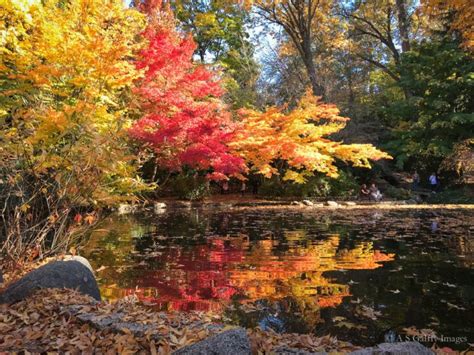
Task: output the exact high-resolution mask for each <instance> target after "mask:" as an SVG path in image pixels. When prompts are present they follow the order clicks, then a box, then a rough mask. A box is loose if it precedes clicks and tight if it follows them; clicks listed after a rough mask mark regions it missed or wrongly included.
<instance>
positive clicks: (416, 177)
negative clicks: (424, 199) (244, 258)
mask: <svg viewBox="0 0 474 355" xmlns="http://www.w3.org/2000/svg"><path fill="white" fill-rule="evenodd" d="M418 186H420V175H418V171H416V170H415V172H414V173H413V177H412V183H411V188H412V190H417V189H418Z"/></svg>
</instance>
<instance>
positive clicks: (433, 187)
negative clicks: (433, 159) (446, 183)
mask: <svg viewBox="0 0 474 355" xmlns="http://www.w3.org/2000/svg"><path fill="white" fill-rule="evenodd" d="M428 180H429V182H430V188H431V192H432V193H434V194H435V193H436V190H438V177H437V176H436V173H431V175H430V177H429V179H428Z"/></svg>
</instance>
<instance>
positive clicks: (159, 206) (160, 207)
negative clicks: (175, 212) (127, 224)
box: [153, 202, 166, 214]
mask: <svg viewBox="0 0 474 355" xmlns="http://www.w3.org/2000/svg"><path fill="white" fill-rule="evenodd" d="M153 210H154V211H155V213H156V214H161V213H164V212H165V211H166V203H164V202H155V203H154V204H153Z"/></svg>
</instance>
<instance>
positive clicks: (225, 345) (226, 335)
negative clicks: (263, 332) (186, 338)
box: [173, 328, 251, 355]
mask: <svg viewBox="0 0 474 355" xmlns="http://www.w3.org/2000/svg"><path fill="white" fill-rule="evenodd" d="M173 354H174V355H229V354H232V355H250V354H251V349H250V341H249V338H248V336H247V332H246V331H245V329H243V328H237V329H232V330H227V331H225V332H222V333H219V334H216V335H214V336H212V337H209V338H207V339H204V340H201V341H200V342H197V343H194V344H192V345H189V346H185V347H184V348H181V349H178V350H177V351H175V352H174V353H173Z"/></svg>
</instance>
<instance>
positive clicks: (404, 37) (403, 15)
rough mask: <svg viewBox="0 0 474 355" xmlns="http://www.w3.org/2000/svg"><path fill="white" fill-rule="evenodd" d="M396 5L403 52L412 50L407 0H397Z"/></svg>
mask: <svg viewBox="0 0 474 355" xmlns="http://www.w3.org/2000/svg"><path fill="white" fill-rule="evenodd" d="M396 5H397V14H398V31H399V33H400V41H401V44H402V52H408V51H409V50H410V36H409V32H410V30H409V26H410V20H409V18H408V14H407V9H406V3H405V0H396Z"/></svg>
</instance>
